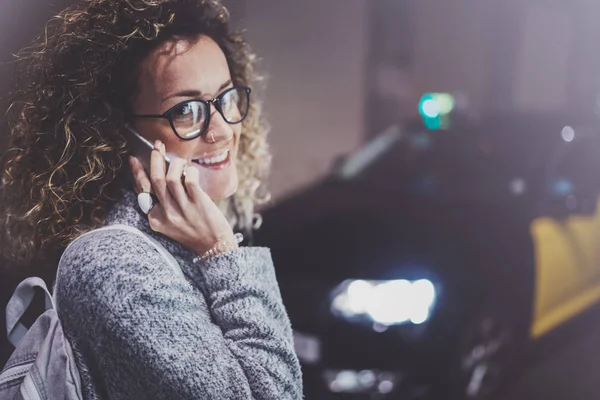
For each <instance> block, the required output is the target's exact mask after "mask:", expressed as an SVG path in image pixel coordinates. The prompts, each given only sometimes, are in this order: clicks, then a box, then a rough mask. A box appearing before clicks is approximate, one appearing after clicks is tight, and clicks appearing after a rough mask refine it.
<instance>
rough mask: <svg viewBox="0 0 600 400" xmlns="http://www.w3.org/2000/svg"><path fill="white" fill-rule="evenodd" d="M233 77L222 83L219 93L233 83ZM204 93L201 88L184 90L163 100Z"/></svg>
mask: <svg viewBox="0 0 600 400" xmlns="http://www.w3.org/2000/svg"><path fill="white" fill-rule="evenodd" d="M231 83H232V82H231V79H229V80H228V81H227V82H225V83H224V84H222V85H221V87H219V90H217V93H220V92H221V91H222V90H224V89H225V88H226V87H227V86H229V85H231ZM203 95H204V93H202V92H201V91H199V90H183V91H181V92H177V93H173V94H171V95H168V96H165V97H163V98H162V100H161V102H163V103H164V102H165V101H167V100H169V99H171V98H173V97H202V96H203Z"/></svg>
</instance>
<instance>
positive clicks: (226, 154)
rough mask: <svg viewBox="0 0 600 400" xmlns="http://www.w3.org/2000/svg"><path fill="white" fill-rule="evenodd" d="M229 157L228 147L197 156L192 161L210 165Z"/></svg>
mask: <svg viewBox="0 0 600 400" xmlns="http://www.w3.org/2000/svg"><path fill="white" fill-rule="evenodd" d="M228 157H229V149H226V150H223V151H221V152H219V153H215V154H213V155H211V156H208V157H198V158H196V159H193V160H192V161H193V162H195V163H198V164H200V165H212V164H219V163H222V162H223V161H225V160H226V159H227V158H228Z"/></svg>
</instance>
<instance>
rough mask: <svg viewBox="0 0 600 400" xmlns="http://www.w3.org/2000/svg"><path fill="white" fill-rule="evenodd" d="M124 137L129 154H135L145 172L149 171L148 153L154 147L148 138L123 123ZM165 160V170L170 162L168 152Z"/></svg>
mask: <svg viewBox="0 0 600 400" xmlns="http://www.w3.org/2000/svg"><path fill="white" fill-rule="evenodd" d="M124 133H125V137H126V138H127V146H128V148H129V152H130V153H131V155H133V156H135V157H136V158H137V159H138V160H140V161H141V162H142V165H143V166H144V169H145V170H146V173H147V174H149V173H150V154H152V150H153V149H154V145H153V144H152V143H150V141H149V140H148V139H146V138H145V137H143V136H142V135H140V134H139V133H138V132H136V131H135V130H134V129H133V128H132V127H130V126H129V125H125V132H124ZM165 159H166V161H167V170H168V169H169V163H170V162H171V157H170V156H169V154H168V153H167V154H166V157H165Z"/></svg>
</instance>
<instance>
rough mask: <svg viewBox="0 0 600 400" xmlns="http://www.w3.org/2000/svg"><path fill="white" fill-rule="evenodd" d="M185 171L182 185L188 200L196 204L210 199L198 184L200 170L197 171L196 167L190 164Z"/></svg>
mask: <svg viewBox="0 0 600 400" xmlns="http://www.w3.org/2000/svg"><path fill="white" fill-rule="evenodd" d="M185 172H186V177H185V182H184V185H185V190H186V191H187V193H188V196H189V198H190V201H191V202H193V203H196V204H204V203H205V202H206V201H212V199H211V198H210V197H209V196H208V195H207V194H206V192H205V191H204V190H203V189H202V187H201V186H200V171H198V168H196V167H195V166H190V167H189V168H187V169H186V170H185Z"/></svg>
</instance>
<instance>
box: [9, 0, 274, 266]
mask: <svg viewBox="0 0 600 400" xmlns="http://www.w3.org/2000/svg"><path fill="white" fill-rule="evenodd" d="M198 35H207V36H209V37H211V38H212V39H213V40H214V41H215V42H216V43H217V44H219V46H220V47H221V49H222V50H223V52H224V53H225V56H226V58H227V61H228V64H229V68H230V71H231V76H232V80H233V82H234V84H236V85H245V86H248V85H251V84H252V83H254V82H256V80H257V78H258V76H257V75H256V74H255V71H254V65H255V61H256V56H255V55H254V54H253V53H252V51H251V50H250V48H249V46H248V44H247V43H246V41H245V40H244V38H243V37H242V35H240V34H238V33H235V32H233V31H232V30H231V29H230V24H229V13H228V11H227V9H226V8H225V7H224V6H223V5H222V4H221V3H220V1H217V0H84V1H80V2H79V3H77V4H75V5H73V6H71V7H68V8H67V9H65V10H64V11H62V12H61V13H59V14H58V15H57V16H55V17H53V18H52V19H51V20H50V21H49V22H48V23H47V24H46V27H45V32H44V34H43V35H41V36H40V37H39V38H38V39H37V40H36V41H35V42H34V44H33V45H32V46H30V47H28V48H26V49H23V50H22V51H21V52H20V53H19V54H18V55H17V56H18V57H17V61H16V62H17V63H18V68H17V71H18V72H17V80H16V89H15V92H14V101H13V102H12V104H11V106H10V108H9V112H8V113H7V118H8V122H9V126H10V144H9V150H8V152H7V153H6V154H5V157H4V160H3V167H4V168H3V171H4V174H3V179H2V184H1V185H0V213H1V214H0V219H1V220H0V223H1V225H2V231H1V233H0V242H1V243H2V251H3V253H4V256H5V257H7V258H9V259H12V260H13V261H14V262H16V263H17V264H18V265H27V264H31V263H32V262H33V261H35V260H47V261H48V260H50V261H53V262H54V261H55V260H56V258H57V257H58V256H59V255H60V253H61V252H62V250H63V249H64V247H65V246H66V245H67V244H68V243H69V242H70V241H71V240H73V239H74V238H75V237H76V236H78V235H79V234H81V233H83V232H85V231H87V230H90V229H93V228H95V227H97V226H98V225H100V224H101V223H102V221H103V218H104V217H105V215H106V213H107V211H108V210H109V209H110V207H111V206H112V205H113V204H114V203H115V202H116V201H118V200H119V198H120V197H121V195H122V189H123V188H124V187H126V185H127V181H128V180H127V179H126V174H127V173H128V169H127V168H125V165H126V163H124V162H123V160H124V156H125V155H126V153H127V143H126V140H125V138H124V137H123V136H122V135H121V133H120V130H121V128H122V126H123V124H125V123H127V122H128V120H127V118H128V115H130V109H129V107H130V104H131V99H132V97H133V96H134V94H135V92H136V90H137V87H136V85H137V81H136V79H135V76H136V75H135V71H136V70H137V67H138V65H139V63H140V62H141V60H142V59H143V58H144V57H146V56H147V55H148V54H149V53H150V52H151V51H152V50H153V49H155V48H156V47H157V46H159V45H160V44H161V43H163V42H164V41H166V40H169V39H172V38H173V37H187V36H190V37H191V36H198ZM267 130H268V129H267V126H266V124H265V123H264V121H263V119H262V117H261V107H260V103H259V102H257V101H256V100H253V102H252V105H251V108H250V112H249V114H248V117H247V118H246V120H245V121H244V123H243V130H242V135H241V139H240V151H239V156H238V157H239V160H238V169H239V171H238V172H239V181H240V182H239V189H238V191H237V193H236V194H235V195H234V196H233V197H232V198H230V199H229V200H227V201H226V202H224V203H223V204H220V205H221V206H222V209H223V211H224V212H225V213H226V215H227V216H228V218H229V219H230V221H231V223H232V225H233V226H234V227H235V228H236V229H238V230H245V231H249V230H250V229H251V226H252V223H253V222H252V221H253V216H254V208H255V206H256V205H257V204H259V203H261V202H263V201H265V200H266V198H267V197H268V194H267V193H266V192H264V190H263V189H262V180H263V179H264V177H265V175H266V173H267V170H268V167H269V165H270V154H269V149H268V146H267V142H266V135H267Z"/></svg>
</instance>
